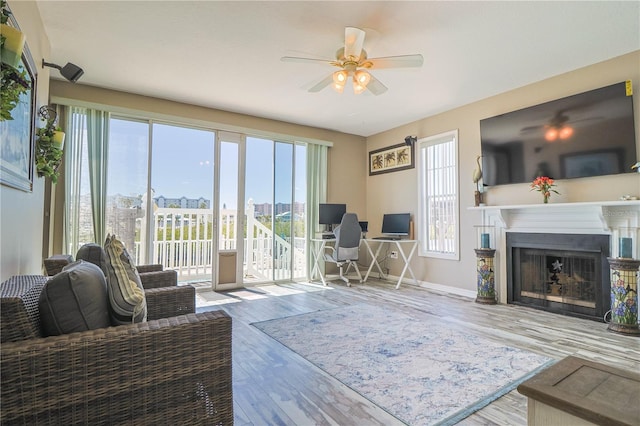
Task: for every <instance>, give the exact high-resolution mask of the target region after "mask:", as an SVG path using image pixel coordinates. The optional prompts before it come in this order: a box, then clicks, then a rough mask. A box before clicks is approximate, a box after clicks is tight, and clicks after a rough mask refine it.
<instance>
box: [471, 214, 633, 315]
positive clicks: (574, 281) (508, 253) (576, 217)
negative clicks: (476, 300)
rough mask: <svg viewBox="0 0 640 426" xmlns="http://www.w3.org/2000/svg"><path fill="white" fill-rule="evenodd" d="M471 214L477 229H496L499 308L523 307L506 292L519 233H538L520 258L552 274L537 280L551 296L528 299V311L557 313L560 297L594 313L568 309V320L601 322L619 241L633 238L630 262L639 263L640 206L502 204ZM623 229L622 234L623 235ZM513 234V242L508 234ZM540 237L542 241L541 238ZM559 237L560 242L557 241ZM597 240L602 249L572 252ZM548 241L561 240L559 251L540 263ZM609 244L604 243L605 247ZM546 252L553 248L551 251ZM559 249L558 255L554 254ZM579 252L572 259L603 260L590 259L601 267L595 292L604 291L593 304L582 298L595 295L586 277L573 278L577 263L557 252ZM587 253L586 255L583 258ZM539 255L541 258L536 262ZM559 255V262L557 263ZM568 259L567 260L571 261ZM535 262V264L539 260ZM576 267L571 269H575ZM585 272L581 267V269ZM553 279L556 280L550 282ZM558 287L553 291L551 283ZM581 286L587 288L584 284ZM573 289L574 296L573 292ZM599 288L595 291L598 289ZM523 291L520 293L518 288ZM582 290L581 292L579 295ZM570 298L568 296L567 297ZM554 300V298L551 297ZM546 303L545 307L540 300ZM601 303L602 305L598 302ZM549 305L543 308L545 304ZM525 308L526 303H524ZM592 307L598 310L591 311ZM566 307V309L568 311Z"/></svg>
mask: <svg viewBox="0 0 640 426" xmlns="http://www.w3.org/2000/svg"><path fill="white" fill-rule="evenodd" d="M470 210H476V211H478V212H479V213H480V214H481V216H480V217H479V218H478V222H477V224H478V225H479V226H480V227H492V228H493V229H495V245H492V248H493V247H495V249H496V254H495V263H494V269H495V288H496V294H497V298H498V303H519V302H513V298H512V296H513V294H512V293H510V291H511V292H512V291H513V289H512V290H508V285H509V280H510V279H512V278H510V276H511V269H512V268H511V267H510V266H509V265H511V261H512V260H513V259H512V258H513V253H512V250H511V249H508V248H507V239H508V238H509V240H511V239H512V238H514V237H515V236H516V235H517V234H535V236H532V239H533V241H532V242H530V243H529V246H528V247H526V249H527V250H528V251H526V252H525V253H522V252H521V253H520V254H519V256H523V255H525V256H530V257H531V256H532V259H530V262H539V263H541V262H544V265H545V267H546V269H547V271H548V275H547V276H546V277H545V276H543V277H542V278H539V279H538V281H544V285H545V286H547V287H546V288H545V291H546V292H547V293H546V295H548V296H545V299H542V297H541V296H542V294H538V295H535V296H533V297H532V295H531V294H528V296H527V297H529V299H528V300H526V302H527V303H529V306H533V305H536V303H537V306H535V307H538V308H541V309H549V310H550V311H552V312H559V311H558V310H556V308H557V307H558V306H557V305H556V303H558V302H557V300H558V299H557V298H558V297H562V296H563V295H564V296H566V297H569V298H573V300H570V301H571V302H574V303H572V304H573V305H576V306H581V305H582V304H584V305H587V306H586V307H588V308H589V309H592V310H593V312H584V310H583V309H581V308H578V307H570V311H571V312H564V313H567V314H570V315H574V314H575V315H578V316H583V317H588V318H593V319H597V320H600V321H601V320H602V316H601V315H600V314H602V315H604V314H605V313H606V312H607V311H608V310H609V309H610V306H608V304H607V301H608V300H609V297H610V295H609V291H610V290H609V288H610V287H609V281H610V276H609V273H610V269H609V265H608V263H606V264H603V263H602V262H603V260H604V262H606V258H607V256H611V257H616V256H618V242H619V238H620V237H621V236H632V237H633V240H634V243H633V249H632V257H633V258H636V259H638V258H640V244H639V243H640V201H595V202H575V203H550V204H521V205H503V206H480V207H470ZM623 230H624V235H623ZM512 234H513V235H514V237H511V236H510V235H512ZM538 235H539V236H538ZM553 235H555V236H556V237H553ZM592 237H596V240H599V241H600V242H599V243H597V244H598V245H599V246H600V248H591V249H588V250H572V248H571V247H573V248H575V247H576V246H577V247H578V248H579V249H581V248H582V247H586V245H585V244H586V243H585V242H584V241H583V239H585V238H587V239H591V238H592ZM515 238H516V245H520V246H522V243H520V242H517V238H518V237H515ZM548 238H552V239H554V238H557V240H558V241H557V242H558V243H559V245H560V246H561V247H556V248H553V249H550V250H551V252H550V254H548V255H545V256H546V257H544V258H542V257H540V256H542V253H540V252H538V251H537V250H543V249H545V247H544V246H545V244H544V243H545V240H546V239H548ZM605 241H606V242H605ZM546 249H549V248H548V247H547V248H546ZM554 250H555V251H554ZM564 250H567V251H575V252H576V253H573V257H576V258H578V259H580V258H583V257H586V258H590V257H594V258H595V254H594V252H595V253H597V254H598V258H599V259H600V260H599V261H597V260H590V262H592V263H593V264H595V265H596V266H594V267H593V268H599V270H597V271H596V270H594V271H592V272H590V273H591V274H593V275H595V278H594V279H593V281H594V282H595V281H599V283H600V284H599V286H598V285H597V284H594V285H593V286H592V287H593V289H594V290H593V293H594V294H596V293H597V292H600V295H596V297H595V300H594V301H593V302H590V304H588V303H586V302H585V303H583V302H582V301H581V299H582V298H584V297H586V295H587V294H588V293H589V292H590V291H591V290H588V288H591V285H590V284H588V283H585V282H586V281H590V279H587V278H585V276H583V275H582V274H581V273H578V277H575V276H573V274H574V272H573V271H574V269H575V268H576V267H577V266H576V265H575V262H574V261H565V260H564V258H563V256H564V255H565V254H564V253H558V251H564ZM581 251H582V252H583V253H580V252H581ZM585 251H586V253H584V252H585ZM536 256H538V257H537V258H536ZM553 256H556V258H553ZM547 257H549V264H548V266H547ZM567 257H568V256H567ZM558 258H559V259H560V260H559V262H560V263H561V264H563V269H561V270H559V271H556V277H553V272H554V271H553V263H554V262H555V261H556V260H558ZM536 259H537V260H536ZM572 262H574V263H573V264H571V263H572ZM578 266H580V267H582V266H581V265H578ZM552 277H553V279H552ZM530 281H531V280H530ZM549 282H551V283H554V284H556V285H553V286H551V284H550V283H549ZM580 283H583V284H580ZM563 284H564V285H565V290H564V293H563V292H562V288H561V287H560V286H561V285H563ZM537 285H538V287H537V288H536V290H537V291H540V290H541V288H542V286H543V284H541V283H538V284H537ZM569 289H571V291H569ZM596 289H597V290H596ZM530 290H532V289H527V288H525V289H524V291H525V292H529V293H535V291H530ZM519 291H522V289H520V290H519ZM581 291H582V292H581ZM567 294H568V296H567ZM549 296H555V297H549ZM536 298H537V299H540V300H546V301H545V302H544V303H543V302H542V301H540V300H538V301H536V300H531V299H536ZM598 300H599V302H598ZM545 303H546V305H547V306H546V307H545V306H541V305H544V304H545ZM522 304H524V303H522ZM592 305H596V306H595V307H593V306H592ZM565 308H566V307H565Z"/></svg>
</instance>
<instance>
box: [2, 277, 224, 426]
mask: <svg viewBox="0 0 640 426" xmlns="http://www.w3.org/2000/svg"><path fill="white" fill-rule="evenodd" d="M46 280H47V277H41V276H18V277H13V278H11V279H10V280H8V281H6V282H4V283H2V285H0V302H1V306H0V309H1V311H0V314H1V316H2V318H1V323H0V325H1V330H2V345H1V347H0V362H1V383H2V386H0V392H1V397H2V409H1V410H0V423H1V424H3V425H4V424H64V425H72V424H91V425H101V424H109V425H113V424H131V425H133V424H135V425H139V424H140V425H147V424H149V425H151V424H153V425H156V424H167V425H168V424H171V425H174V424H189V425H199V424H216V425H224V424H229V425H230V424H233V396H232V382H231V318H230V317H229V316H228V315H227V314H226V313H224V312H223V311H213V312H205V313H201V314H194V313H193V312H194V306H193V303H194V300H195V293H194V291H195V290H194V288H193V287H191V286H184V287H183V286H180V287H165V288H154V289H149V290H146V291H145V293H146V298H147V307H148V318H149V321H148V322H145V323H138V324H128V325H123V326H117V327H108V328H103V329H98V330H89V331H84V332H78V333H71V334H66V335H60V336H50V337H41V336H40V335H39V317H38V315H39V314H38V310H37V306H38V305H37V300H38V295H39V293H40V290H41V289H42V287H43V286H44V283H45V282H46ZM186 295H189V296H186ZM188 298H190V303H191V308H190V310H191V313H188V314H186V315H178V316H176V314H178V313H179V314H184V313H185V309H186V308H185V307H186V306H188V305H189V302H187V301H186V299H188ZM34 301H35V307H34ZM18 331H22V332H23V333H26V335H27V337H26V338H25V337H24V335H23V336H22V337H19V336H18V335H17V334H18ZM29 333H31V335H29ZM18 338H21V339H23V340H17V339H18Z"/></svg>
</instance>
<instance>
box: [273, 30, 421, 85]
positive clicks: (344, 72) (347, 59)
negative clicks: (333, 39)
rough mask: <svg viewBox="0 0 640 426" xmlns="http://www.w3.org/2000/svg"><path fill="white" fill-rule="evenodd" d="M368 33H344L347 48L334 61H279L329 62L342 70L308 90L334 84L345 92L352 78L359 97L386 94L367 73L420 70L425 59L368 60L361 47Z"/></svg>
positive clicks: (410, 56)
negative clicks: (360, 95) (378, 70)
mask: <svg viewBox="0 0 640 426" xmlns="http://www.w3.org/2000/svg"><path fill="white" fill-rule="evenodd" d="M364 37H365V32H364V31H363V30H361V29H359V28H354V27H346V28H345V30H344V47H341V48H340V49H338V51H337V52H336V59H335V60H327V59H313V58H298V57H293V56H284V57H282V58H280V60H282V61H284V62H305V63H318V62H320V63H328V64H329V65H332V66H334V67H338V68H340V69H339V70H338V71H335V72H334V73H332V74H329V75H328V76H327V77H326V78H325V79H323V80H322V81H320V82H319V83H318V84H316V85H315V86H313V87H312V88H311V89H309V92H319V91H320V90H322V89H324V88H325V87H327V86H329V85H330V84H331V85H332V87H333V89H334V90H335V91H336V92H338V93H342V92H343V91H344V87H345V86H346V84H347V81H348V80H349V78H351V79H352V81H353V91H354V93H355V94H360V93H362V92H364V91H365V90H369V91H370V92H371V93H373V94H374V95H376V96H377V95H381V94H383V93H384V92H386V91H387V87H386V86H385V85H384V84H382V83H381V82H380V80H378V79H377V78H375V77H374V76H373V75H371V73H369V71H368V70H370V69H383V68H408V67H421V66H422V64H423V62H424V59H423V57H422V55H419V54H416V55H402V56H387V57H383V58H369V57H367V52H366V51H365V50H364V49H363V48H362V45H363V44H364Z"/></svg>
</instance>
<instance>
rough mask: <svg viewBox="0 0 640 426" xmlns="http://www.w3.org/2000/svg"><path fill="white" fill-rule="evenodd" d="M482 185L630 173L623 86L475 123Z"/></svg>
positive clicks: (631, 129)
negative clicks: (477, 124) (478, 128)
mask: <svg viewBox="0 0 640 426" xmlns="http://www.w3.org/2000/svg"><path fill="white" fill-rule="evenodd" d="M480 139H481V149H482V180H483V183H484V184H485V185H488V186H494V185H504V184H511V183H523V182H531V181H532V180H533V179H535V178H536V177H538V176H548V177H551V178H553V179H571V178H580V177H588V176H601V175H612V174H619V173H632V172H633V170H631V165H633V164H634V163H635V162H636V161H638V160H637V153H636V137H635V125H634V120H633V101H632V96H631V94H630V92H628V91H627V88H626V84H625V82H622V83H617V84H613V85H611V86H607V87H602V88H600V89H595V90H591V91H589V92H585V93H580V94H577V95H573V96H568V97H566V98H562V99H558V100H555V101H551V102H546V103H544V104H541V105H536V106H532V107H529V108H524V109H521V110H517V111H513V112H509V113H506V114H502V115H498V116H496V117H491V118H486V119H483V120H480Z"/></svg>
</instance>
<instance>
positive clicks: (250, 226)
mask: <svg viewBox="0 0 640 426" xmlns="http://www.w3.org/2000/svg"><path fill="white" fill-rule="evenodd" d="M255 211H256V207H255V205H254V204H253V198H249V201H248V202H247V242H246V244H245V247H246V253H247V256H246V257H245V259H244V260H245V263H246V264H247V274H251V275H252V274H255V272H256V270H255V265H254V252H255V246H254V241H253V240H254V238H253V233H254V231H255V228H254V227H255V221H256V218H255Z"/></svg>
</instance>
